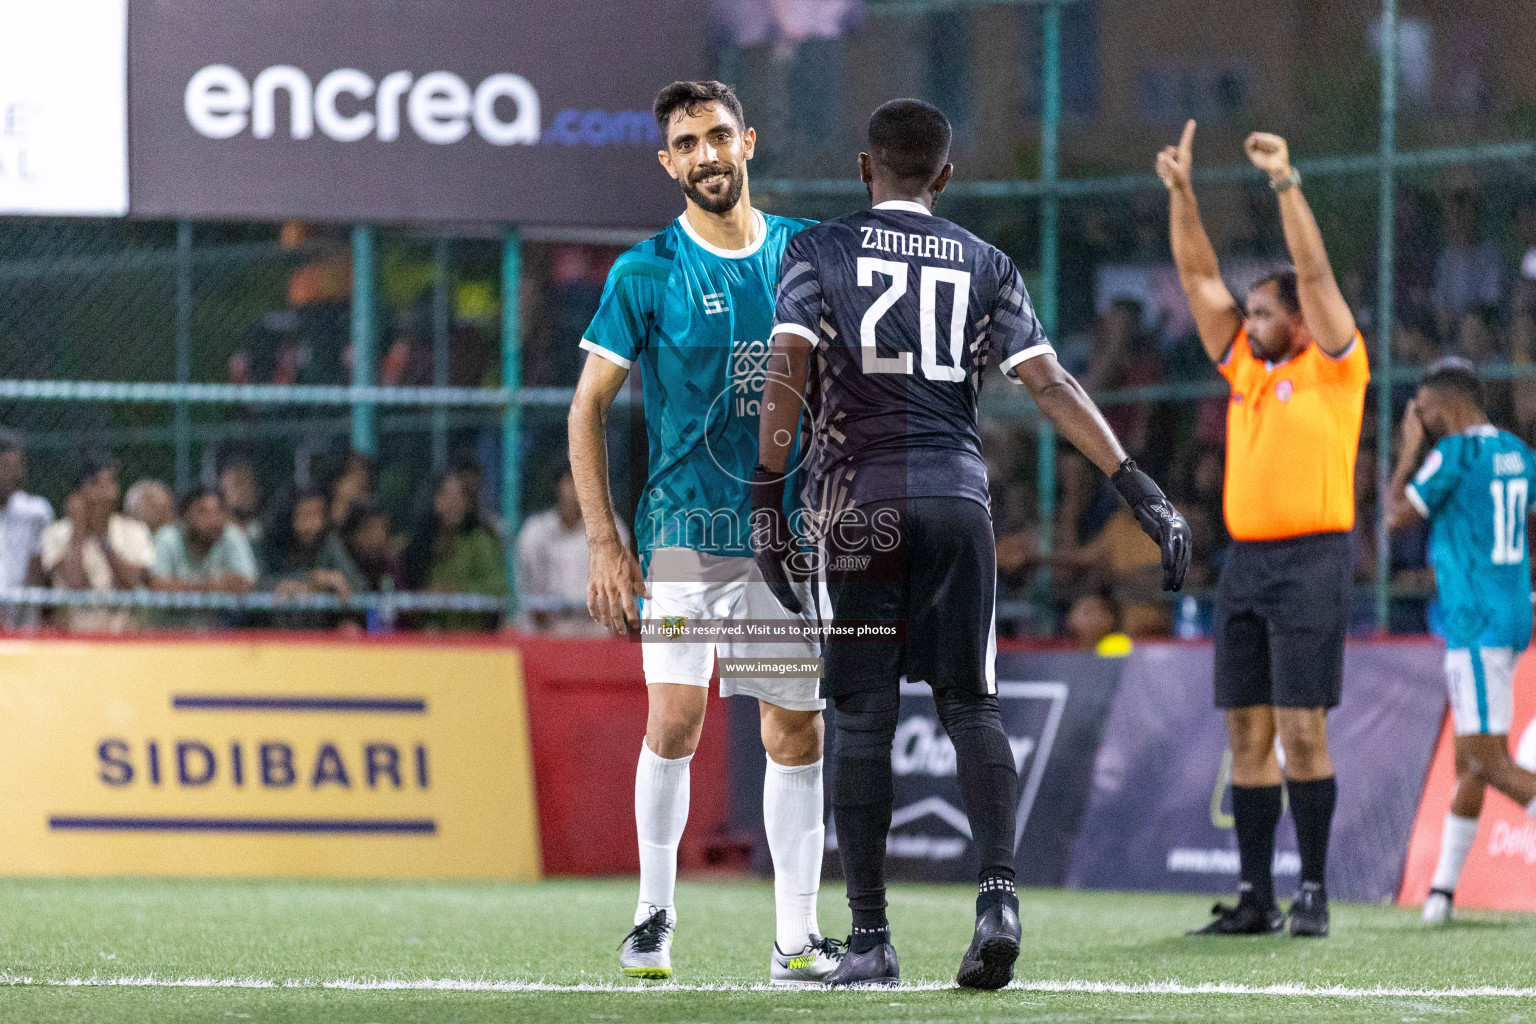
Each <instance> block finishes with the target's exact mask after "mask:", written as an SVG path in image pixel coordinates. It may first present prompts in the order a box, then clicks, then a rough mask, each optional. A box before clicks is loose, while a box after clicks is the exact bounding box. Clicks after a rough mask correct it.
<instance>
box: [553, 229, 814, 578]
mask: <svg viewBox="0 0 1536 1024" xmlns="http://www.w3.org/2000/svg"><path fill="white" fill-rule="evenodd" d="M756 216H757V217H758V218H759V219H760V220H759V226H758V227H759V229H758V232H757V240H756V241H755V242H754V243H753V244H752V245H751V246H749V247H747V248H745V249H739V250H734V251H730V250H723V249H719V248H716V247H715V246H712V245H710V244H709V243H707V242H705V241H704V240H703V239H702V238H700V237H699V236H698V235H697V234H696V233H695V232H694V231H693V229H692V227H691V226H690V225H689V224H688V222H687V218H686V217H679V218H678V219H677V220H675V221H673V222H672V224H671V225H669V226H668V227H667V228H666V230H664V231H662V232H661V233H659V234H657V235H654V236H652V237H650V238H647V239H646V240H645V241H643V242H641V243H640V244H639V245H637V246H635V247H634V248H633V249H631V250H629V251H628V252H626V253H625V254H624V255H622V256H620V257H619V259H618V261H617V262H616V263H614V265H613V269H612V270H611V271H609V273H608V283H607V286H606V287H605V288H604V289H603V297H602V301H601V303H600V304H599V306H598V310H597V315H596V316H594V317H593V318H592V324H591V326H590V327H588V328H587V332H586V334H585V335H584V336H583V338H582V341H581V347H582V348H584V349H586V350H587V351H588V352H592V353H595V354H596V355H599V356H602V357H603V358H605V359H609V360H611V361H613V362H615V363H617V364H619V365H620V366H623V367H625V368H626V369H628V368H630V367H632V366H635V365H638V366H639V369H640V380H641V385H642V387H643V389H644V393H645V432H646V440H647V442H648V443H649V446H650V455H649V459H650V463H649V466H648V467H647V473H646V485H645V493H644V494H642V495H641V496H640V502H639V505H638V507H637V508H636V511H635V540H636V545H637V547H638V548H639V549H640V551H641V552H642V553H645V552H650V551H652V550H654V549H656V548H660V547H683V548H691V549H693V550H695V551H703V552H707V553H709V554H715V555H747V556H750V555H751V554H752V543H751V524H750V518H751V512H752V498H751V488H750V483H751V480H752V467H753V466H754V465H756V463H757V424H758V413H759V404H760V402H761V400H762V394H763V383H764V376H765V374H766V372H767V369H768V354H769V351H770V348H769V336H770V332H771V331H772V329H773V307H774V290H775V288H776V287H777V285H778V281H779V264H780V261H781V260H782V259H783V256H784V247H785V246H786V245H787V244H788V243H789V240H790V238H791V237H793V236H794V235H795V234H796V233H797V232H799V231H801V230H803V229H804V228H806V227H809V226H810V225H811V224H813V223H814V221H808V220H798V219H794V218H790V217H775V216H772V215H770V214H763V213H760V212H759V213H757V214H756ZM793 461H794V460H793V457H792V464H793ZM786 493H788V494H794V493H795V488H794V487H793V485H791V486H790V487H787V488H786Z"/></svg>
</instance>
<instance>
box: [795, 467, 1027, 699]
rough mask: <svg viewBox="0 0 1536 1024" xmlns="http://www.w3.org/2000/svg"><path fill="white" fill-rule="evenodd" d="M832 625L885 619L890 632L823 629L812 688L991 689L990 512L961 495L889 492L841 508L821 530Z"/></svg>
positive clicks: (836, 692)
mask: <svg viewBox="0 0 1536 1024" xmlns="http://www.w3.org/2000/svg"><path fill="white" fill-rule="evenodd" d="M825 543H826V547H825V551H826V556H827V560H826V581H827V592H828V597H829V598H830V599H831V602H832V618H833V624H834V625H835V624H837V623H839V622H850V623H851V622H877V623H891V624H894V625H896V626H898V628H899V629H900V632H899V634H898V636H897V638H896V639H893V640H868V639H862V640H861V639H855V638H842V637H839V636H838V635H837V634H835V633H834V634H833V635H831V636H829V637H828V638H827V640H826V642H825V643H823V645H822V657H823V659H824V669H823V675H822V678H821V696H822V697H823V698H826V699H831V700H835V699H837V698H838V697H844V696H847V695H849V694H851V693H857V692H861V691H866V690H875V689H880V688H885V687H890V688H892V689H894V688H895V687H896V686H897V685H898V683H899V682H900V679H901V677H902V676H903V675H905V676H906V677H907V678H908V680H910V681H912V682H914V683H916V682H926V683H928V684H929V685H930V686H932V687H933V688H934V689H935V690H942V689H946V688H948V687H958V688H960V689H962V690H967V691H970V692H972V693H978V694H988V693H996V692H997V682H996V676H995V672H994V667H993V665H994V662H995V660H996V651H997V639H996V636H997V634H996V632H995V630H994V615H995V611H996V608H995V599H996V596H997V549H996V547H995V546H994V544H993V538H992V517H991V515H990V514H989V513H988V512H987V510H986V509H985V508H983V507H982V506H981V505H979V504H977V503H976V502H974V501H971V500H970V499H969V498H953V497H936V498H899V499H893V500H890V501H876V502H870V503H868V504H864V505H859V506H857V507H855V508H852V509H848V510H846V511H845V512H843V513H842V515H840V516H839V517H838V519H837V520H836V521H835V522H834V524H833V525H832V528H831V529H829V530H828V531H827V537H826V542H825Z"/></svg>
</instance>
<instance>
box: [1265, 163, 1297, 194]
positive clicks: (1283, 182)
mask: <svg viewBox="0 0 1536 1024" xmlns="http://www.w3.org/2000/svg"><path fill="white" fill-rule="evenodd" d="M1300 184H1301V172H1300V171H1298V170H1297V169H1296V168H1294V167H1292V168H1291V173H1290V174H1287V175H1286V176H1285V177H1283V178H1281V179H1280V180H1279V181H1275V180H1274V179H1273V178H1271V179H1270V180H1269V187H1270V188H1272V189H1274V190H1275V195H1277V196H1278V195H1284V194H1285V193H1286V192H1288V191H1289V190H1291V189H1293V188H1295V187H1296V186H1298V185H1300Z"/></svg>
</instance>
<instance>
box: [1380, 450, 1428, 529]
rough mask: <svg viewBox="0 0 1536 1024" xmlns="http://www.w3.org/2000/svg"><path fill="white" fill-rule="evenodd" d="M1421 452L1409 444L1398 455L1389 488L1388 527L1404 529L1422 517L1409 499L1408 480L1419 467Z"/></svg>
mask: <svg viewBox="0 0 1536 1024" xmlns="http://www.w3.org/2000/svg"><path fill="white" fill-rule="evenodd" d="M1418 461H1419V453H1418V451H1417V450H1414V451H1409V450H1408V448H1407V446H1404V448H1403V450H1402V451H1401V452H1399V453H1398V455H1397V466H1396V467H1395V468H1394V469H1393V471H1392V483H1391V485H1390V486H1389V487H1388V489H1387V529H1388V530H1391V531H1394V532H1395V531H1397V530H1404V529H1407V528H1408V527H1410V526H1412V525H1413V524H1414V523H1416V522H1417V521H1418V520H1419V519H1420V518H1422V517H1421V516H1420V515H1419V510H1418V509H1416V508H1414V507H1413V503H1412V502H1410V501H1409V500H1408V481H1409V479H1410V478H1411V477H1412V476H1413V471H1414V469H1415V468H1416V467H1417V465H1418Z"/></svg>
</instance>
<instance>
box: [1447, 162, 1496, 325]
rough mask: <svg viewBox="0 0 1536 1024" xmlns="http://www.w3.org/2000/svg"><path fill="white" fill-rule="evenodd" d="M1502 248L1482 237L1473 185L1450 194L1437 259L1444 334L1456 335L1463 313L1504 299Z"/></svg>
mask: <svg viewBox="0 0 1536 1024" xmlns="http://www.w3.org/2000/svg"><path fill="white" fill-rule="evenodd" d="M1500 263H1501V260H1500V258H1499V247H1498V246H1497V245H1495V244H1494V243H1493V242H1492V241H1490V240H1489V239H1487V238H1483V237H1480V233H1479V231H1478V224H1477V197H1476V195H1475V194H1474V193H1473V191H1472V189H1471V188H1470V187H1462V188H1459V189H1457V190H1456V191H1455V192H1453V193H1451V198H1450V201H1449V202H1448V203H1447V204H1446V209H1445V248H1443V249H1441V250H1440V256H1439V258H1438V259H1437V260H1436V262H1435V312H1436V313H1438V314H1439V316H1440V335H1441V337H1451V336H1453V335H1454V334H1455V331H1456V324H1457V322H1458V321H1459V320H1460V319H1461V315H1462V314H1463V313H1465V312H1467V311H1468V310H1472V309H1476V308H1477V307H1479V306H1497V305H1498V304H1499V301H1500V300H1501V299H1502V298H1503V290H1504V289H1503V281H1502V277H1503V271H1502V268H1501V267H1500Z"/></svg>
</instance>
